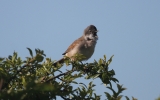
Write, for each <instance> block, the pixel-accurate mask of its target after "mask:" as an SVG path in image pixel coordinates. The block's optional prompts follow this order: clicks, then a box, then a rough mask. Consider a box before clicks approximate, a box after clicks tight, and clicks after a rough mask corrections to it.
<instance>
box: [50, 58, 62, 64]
mask: <svg viewBox="0 0 160 100" xmlns="http://www.w3.org/2000/svg"><path fill="white" fill-rule="evenodd" d="M62 63H64V58H62V59H60V60H58V61H56V62H55V63H53V66H57V64H62Z"/></svg>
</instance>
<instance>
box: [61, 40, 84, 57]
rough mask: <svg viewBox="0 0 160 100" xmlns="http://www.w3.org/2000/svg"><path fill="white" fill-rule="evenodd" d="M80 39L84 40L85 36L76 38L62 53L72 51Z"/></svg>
mask: <svg viewBox="0 0 160 100" xmlns="http://www.w3.org/2000/svg"><path fill="white" fill-rule="evenodd" d="M80 41H83V37H80V38H79V39H77V40H75V41H74V42H73V43H72V44H71V45H70V46H69V47H68V49H67V50H66V51H65V52H64V53H63V54H62V55H65V54H66V53H68V52H69V51H71V50H72V49H73V48H74V47H75V46H76V45H77V44H78V43H79V42H80Z"/></svg>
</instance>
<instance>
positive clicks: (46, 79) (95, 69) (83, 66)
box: [0, 48, 136, 100]
mask: <svg viewBox="0 0 160 100" xmlns="http://www.w3.org/2000/svg"><path fill="white" fill-rule="evenodd" d="M27 49H28V51H29V53H30V57H26V60H22V59H21V58H20V57H18V54H17V53H16V52H14V53H13V55H10V56H8V57H7V58H0V99H3V100H53V99H55V100H56V99H57V97H60V98H62V99H64V100H100V99H101V95H102V94H101V95H98V93H96V91H95V90H94V87H96V84H94V83H93V82H92V81H91V82H90V83H89V84H88V86H86V84H84V83H82V82H81V83H78V82H76V79H79V78H84V80H88V79H98V78H99V79H100V80H101V83H103V84H105V85H106V87H105V88H106V91H108V90H110V91H112V94H110V93H108V92H104V95H106V100H121V98H122V97H125V98H126V100H130V99H129V98H128V97H127V96H123V95H121V93H122V92H123V91H124V90H126V88H124V87H123V86H122V85H119V84H118V82H119V81H118V79H116V78H115V71H114V70H113V69H111V70H110V69H109V64H110V63H111V62H112V58H113V56H111V57H110V59H109V60H107V59H106V56H104V58H103V59H100V60H99V61H96V60H95V61H94V62H93V63H82V62H81V61H79V60H80V59H81V58H82V57H83V56H82V55H76V57H77V60H76V61H71V60H70V59H69V58H66V60H65V63H64V64H58V65H56V66H54V65H53V63H54V61H52V60H51V59H50V58H45V56H46V55H45V54H44V51H43V50H40V49H35V55H33V52H32V50H31V49H30V48H27ZM65 65H66V66H68V65H70V66H72V69H71V70H66V71H64V72H63V71H62V70H61V68H62V67H63V66H65ZM112 82H114V83H115V84H117V89H118V91H117V92H116V91H115V90H114V89H113V87H112ZM73 84H74V85H75V86H77V87H76V88H74V87H73ZM132 100H136V99H135V98H132Z"/></svg>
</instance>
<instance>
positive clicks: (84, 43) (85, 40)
mask: <svg viewBox="0 0 160 100" xmlns="http://www.w3.org/2000/svg"><path fill="white" fill-rule="evenodd" d="M97 32H98V30H97V28H96V27H95V26H94V25H89V26H87V27H86V28H85V29H84V32H83V35H82V36H81V37H80V38H78V39H77V40H75V41H74V42H73V43H72V44H71V45H70V46H69V47H68V49H67V50H66V51H65V52H64V53H63V54H62V55H64V57H63V58H61V59H60V60H58V61H56V62H55V63H53V65H54V66H56V65H57V64H58V63H60V64H62V63H64V60H65V59H66V57H68V58H70V59H71V60H72V61H74V60H76V59H75V58H74V57H75V55H76V54H80V55H83V56H84V57H83V58H82V59H81V61H84V60H88V59H89V58H90V57H91V56H92V55H93V53H94V50H95V46H96V44H97V40H98V35H97Z"/></svg>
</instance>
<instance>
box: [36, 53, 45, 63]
mask: <svg viewBox="0 0 160 100" xmlns="http://www.w3.org/2000/svg"><path fill="white" fill-rule="evenodd" d="M43 58H44V57H43V56H42V55H40V54H37V55H36V60H37V61H38V62H42V61H43Z"/></svg>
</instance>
